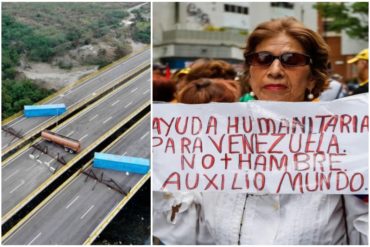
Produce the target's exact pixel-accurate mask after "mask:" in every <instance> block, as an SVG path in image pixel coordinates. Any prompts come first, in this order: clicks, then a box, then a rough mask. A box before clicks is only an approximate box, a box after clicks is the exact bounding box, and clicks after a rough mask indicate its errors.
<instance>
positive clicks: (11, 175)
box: [4, 170, 18, 181]
mask: <svg viewBox="0 0 370 247" xmlns="http://www.w3.org/2000/svg"><path fill="white" fill-rule="evenodd" d="M17 172H18V170H16V171H14V172H13V173H12V174H10V175H9V176H8V177H7V178H5V179H4V181H7V180H8V179H9V178H11V177H13V176H14V175H15V174H17Z"/></svg>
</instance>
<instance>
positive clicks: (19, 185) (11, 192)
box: [9, 180, 24, 194]
mask: <svg viewBox="0 0 370 247" xmlns="http://www.w3.org/2000/svg"><path fill="white" fill-rule="evenodd" d="M23 184H24V180H22V182H21V183H20V184H18V186H17V187H15V188H14V189H12V190H11V191H10V192H9V194H13V192H14V191H16V190H17V189H18V188H19V187H21V186H22V185H23Z"/></svg>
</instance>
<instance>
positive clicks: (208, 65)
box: [177, 58, 237, 92]
mask: <svg viewBox="0 0 370 247" xmlns="http://www.w3.org/2000/svg"><path fill="white" fill-rule="evenodd" d="M236 74H237V73H236V71H235V69H234V68H233V66H232V65H231V64H229V63H227V62H225V61H223V60H212V59H204V58H200V59H197V60H195V61H194V63H193V64H192V65H191V66H190V67H189V69H188V71H187V74H186V75H185V76H184V77H183V78H182V79H181V81H180V82H179V83H178V84H177V92H179V91H180V90H181V89H182V87H183V86H185V85H186V84H187V83H189V82H191V81H193V80H196V79H200V78H219V79H226V80H234V79H235V77H236Z"/></svg>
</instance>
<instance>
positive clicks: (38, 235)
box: [27, 232, 41, 245]
mask: <svg viewBox="0 0 370 247" xmlns="http://www.w3.org/2000/svg"><path fill="white" fill-rule="evenodd" d="M40 236H41V232H40V233H39V234H37V235H36V237H34V238H33V239H32V240H31V242H29V243H28V244H27V245H31V244H32V243H33V242H34V241H35V240H36V239H37V238H38V237H40Z"/></svg>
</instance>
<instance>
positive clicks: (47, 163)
mask: <svg viewBox="0 0 370 247" xmlns="http://www.w3.org/2000/svg"><path fill="white" fill-rule="evenodd" d="M53 160H54V159H53V158H52V159H50V160H49V161H48V162H44V163H45V164H46V165H47V166H50V163H51V162H53Z"/></svg>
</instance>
